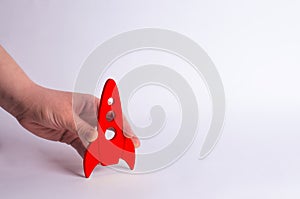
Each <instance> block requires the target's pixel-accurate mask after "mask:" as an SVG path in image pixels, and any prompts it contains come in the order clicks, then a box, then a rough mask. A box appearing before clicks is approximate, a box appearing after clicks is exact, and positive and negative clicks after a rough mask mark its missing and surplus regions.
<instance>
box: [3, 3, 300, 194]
mask: <svg viewBox="0 0 300 199" xmlns="http://www.w3.org/2000/svg"><path fill="white" fill-rule="evenodd" d="M299 9H300V2H299V1H296V0H294V1H292V0H288V1H286V0H285V1H283V0H281V1H276V0H272V1H271V0H263V1H261V0H253V1H244V0H228V1H221V0H213V1H203V0H197V1H196V0H195V1H184V2H183V1H179V0H178V1H174V0H168V1H161V0H152V1H138V0H136V1H121V0H120V1H112V0H107V1H104V0H102V1H71V0H70V1H54V0H53V1H50V0H48V1H47V0H45V1H33V0H32V1H30V0H27V1H26V0H22V1H13V0H0V43H1V44H2V45H3V47H4V48H6V49H7V51H8V52H9V53H10V54H11V55H12V56H13V57H14V58H15V59H16V61H17V62H18V63H19V64H20V66H21V67H22V68H23V69H24V70H25V71H26V73H27V74H28V75H29V76H30V77H31V78H32V79H33V80H34V81H36V82H38V83H39V84H41V85H43V86H47V87H50V88H55V89H60V90H73V87H74V82H75V81H76V76H77V74H78V72H79V70H80V66H81V64H82V63H83V61H84V60H85V59H86V58H87V56H88V55H89V53H90V52H91V51H92V50H93V49H95V48H96V47H97V46H98V45H99V44H101V43H102V42H104V41H106V40H107V39H109V38H111V37H112V36H114V35H116V34H119V33H122V32H124V31H129V30H132V29H137V28H144V27H155V28H164V29H170V30H174V31H177V32H179V33H181V34H184V35H186V36H188V37H190V38H191V39H192V40H194V41H195V42H197V43H198V44H199V45H201V46H202V47H203V48H204V49H205V51H206V52H207V53H208V55H209V56H210V57H211V58H212V60H213V61H214V63H215V65H216V67H217V69H218V71H219V73H220V76H221V78H222V80H223V84H224V87H225V93H226V98H227V113H226V123H225V126H224V130H223V136H222V138H221V139H220V141H219V143H218V144H217V146H216V148H215V150H214V151H213V153H211V155H210V156H209V157H207V158H206V159H204V160H199V159H198V156H199V152H200V146H201V143H202V142H203V139H202V138H203V136H198V137H197V138H196V140H195V142H194V143H193V145H192V146H191V148H190V149H189V150H188V151H187V153H186V154H185V156H183V157H182V158H181V159H180V160H179V161H177V162H176V163H174V164H173V165H171V166H170V167H167V168H166V169H163V170H160V171H158V172H154V173H150V174H142V175H128V174H124V173H119V172H115V171H114V170H111V169H108V168H102V167H99V168H97V170H96V171H95V172H94V173H93V176H92V178H91V179H88V180H86V179H84V178H83V173H82V172H83V171H82V165H81V164H82V162H81V161H82V160H81V158H80V157H79V156H78V155H77V154H76V152H75V151H74V150H72V149H71V148H70V147H68V146H66V145H63V144H60V143H54V142H49V141H46V140H42V139H40V138H37V137H34V136H32V135H31V134H30V133H28V132H26V130H24V129H22V128H21V127H20V126H19V125H18V123H17V122H16V121H15V120H14V118H12V117H11V116H9V115H8V114H7V113H5V112H4V111H3V110H0V124H1V128H0V194H1V195H0V197H1V198H67V197H68V198H120V197H123V198H170V197H173V198H184V197H185V198H205V199H215V198H222V199H224V198H225V199H227V198H228V199H234V198H249V199H250V198H251V199H252V198H276V199H277V198H297V199H298V198H299V197H300V189H299V186H300V170H299V168H300V156H299V152H300V144H299V142H300V135H299V130H300V128H299V125H298V124H299V116H300V94H299V88H298V87H299V84H300V79H299V77H298V76H299V73H300V69H299V66H300V60H299V59H300V58H299V50H300V49H299V47H300V37H299V35H300V27H299V20H300V14H299ZM12 75H13V74H12Z"/></svg>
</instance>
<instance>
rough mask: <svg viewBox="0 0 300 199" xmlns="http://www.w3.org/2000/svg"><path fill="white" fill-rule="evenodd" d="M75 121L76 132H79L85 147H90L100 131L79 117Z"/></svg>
mask: <svg viewBox="0 0 300 199" xmlns="http://www.w3.org/2000/svg"><path fill="white" fill-rule="evenodd" d="M74 119H75V129H73V130H75V132H77V134H78V136H79V138H80V139H81V141H82V143H83V144H84V146H85V147H87V146H88V144H89V143H90V142H93V141H95V140H96V139H97V137H98V131H97V130H96V128H95V127H93V126H91V125H90V124H88V123H87V122H85V121H84V120H82V119H81V118H80V117H79V116H78V115H76V116H75V117H74Z"/></svg>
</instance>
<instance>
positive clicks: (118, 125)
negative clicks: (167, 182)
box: [83, 79, 135, 178]
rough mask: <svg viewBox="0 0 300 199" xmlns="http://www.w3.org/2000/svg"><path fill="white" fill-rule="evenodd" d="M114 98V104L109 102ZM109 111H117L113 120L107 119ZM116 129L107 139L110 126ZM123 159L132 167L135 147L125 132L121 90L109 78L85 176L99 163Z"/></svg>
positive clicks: (89, 151) (116, 161)
mask: <svg viewBox="0 0 300 199" xmlns="http://www.w3.org/2000/svg"><path fill="white" fill-rule="evenodd" d="M111 97H112V98H113V100H114V102H113V104H112V105H109V104H108V99H109V98H111ZM109 111H113V112H114V113H115V117H114V119H113V120H112V121H108V120H107V119H106V114H107V112H109ZM110 127H112V128H114V129H115V136H114V137H113V138H112V139H111V140H106V138H105V131H106V130H107V129H108V128H110ZM120 158H121V159H123V160H124V161H125V162H126V163H127V164H128V166H129V167H130V169H133V168H134V164H135V148H134V145H133V142H132V140H131V139H130V138H127V137H125V136H124V134H123V114H122V107H121V101H120V95H119V91H118V88H117V85H116V82H115V81H114V80H112V79H108V80H107V81H106V83H105V85H104V88H103V92H102V96H101V100H100V105H99V112H98V138H97V140H95V141H94V142H92V143H91V144H90V145H89V147H88V149H87V151H86V154H85V156H84V160H83V167H84V173H85V177H86V178H88V177H89V176H90V175H91V173H92V171H93V170H94V168H95V167H96V166H97V164H99V163H100V164H101V165H103V166H108V165H113V164H117V163H118V162H119V159H120Z"/></svg>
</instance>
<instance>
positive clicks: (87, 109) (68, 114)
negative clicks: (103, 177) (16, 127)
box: [13, 85, 140, 157]
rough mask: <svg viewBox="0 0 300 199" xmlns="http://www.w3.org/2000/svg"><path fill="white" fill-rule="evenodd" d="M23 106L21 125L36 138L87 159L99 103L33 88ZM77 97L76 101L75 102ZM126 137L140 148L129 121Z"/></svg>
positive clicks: (81, 96) (19, 113)
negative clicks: (68, 148)
mask: <svg viewBox="0 0 300 199" xmlns="http://www.w3.org/2000/svg"><path fill="white" fill-rule="evenodd" d="M30 93H31V94H30V95H27V96H26V97H24V99H23V100H22V102H21V103H22V105H21V106H16V107H15V109H17V110H13V112H14V113H16V115H15V117H16V118H17V120H18V121H19V123H20V124H21V125H22V126H23V127H24V128H26V129H27V130H29V131H30V132H32V133H33V134H35V135H37V136H39V137H42V138H44V139H47V140H53V141H59V142H63V143H66V144H69V145H71V146H72V147H74V148H75V149H76V150H77V152H78V153H79V154H80V155H81V157H83V156H84V154H85V151H86V147H87V146H88V144H89V143H90V142H93V141H94V140H96V139H97V136H98V132H97V130H96V129H95V127H96V126H97V122H98V121H97V112H98V106H99V99H98V98H96V97H94V96H92V95H87V94H79V93H71V92H64V91H57V90H51V89H47V88H44V87H41V86H38V85H34V86H33V87H32V88H31V92H30ZM73 95H75V97H76V100H75V101H74V100H73ZM123 125H124V126H123V130H124V135H125V136H126V137H128V138H131V139H132V141H133V143H134V146H135V147H139V145H140V142H139V139H138V138H137V137H136V136H135V135H134V133H133V132H132V129H131V128H130V125H129V124H128V122H127V120H126V118H124V124H123Z"/></svg>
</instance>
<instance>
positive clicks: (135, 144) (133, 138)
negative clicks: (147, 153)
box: [131, 137, 140, 148]
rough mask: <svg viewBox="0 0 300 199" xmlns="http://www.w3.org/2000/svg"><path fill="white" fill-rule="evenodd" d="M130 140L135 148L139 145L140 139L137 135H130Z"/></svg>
mask: <svg viewBox="0 0 300 199" xmlns="http://www.w3.org/2000/svg"><path fill="white" fill-rule="evenodd" d="M131 140H132V142H133V145H134V147H135V148H138V147H139V146H140V140H139V139H138V138H137V137H132V138H131Z"/></svg>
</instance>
